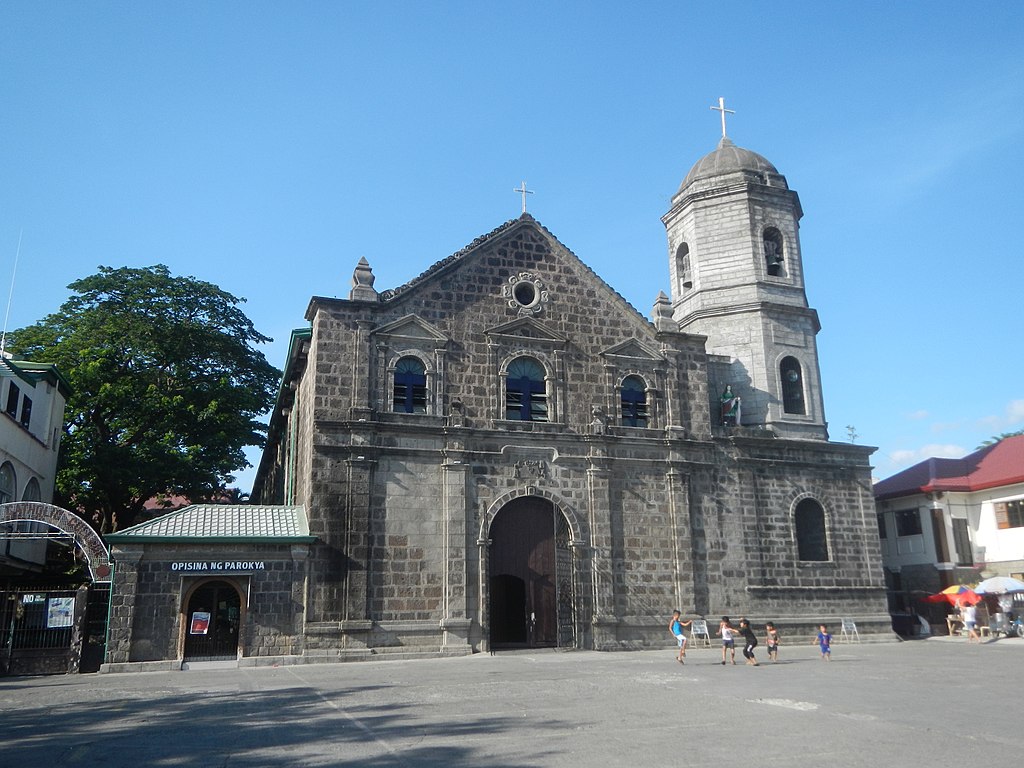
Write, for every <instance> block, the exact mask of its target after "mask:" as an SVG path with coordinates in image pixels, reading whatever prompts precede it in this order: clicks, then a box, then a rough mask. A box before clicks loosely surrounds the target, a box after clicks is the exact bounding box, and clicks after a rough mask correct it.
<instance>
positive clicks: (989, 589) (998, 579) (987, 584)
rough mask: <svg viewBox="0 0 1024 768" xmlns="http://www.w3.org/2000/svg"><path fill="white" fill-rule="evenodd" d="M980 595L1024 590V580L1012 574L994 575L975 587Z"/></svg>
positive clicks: (1006, 593) (1005, 593) (1003, 593)
mask: <svg viewBox="0 0 1024 768" xmlns="http://www.w3.org/2000/svg"><path fill="white" fill-rule="evenodd" d="M974 591H975V592H976V593H977V594H979V595H1008V594H1010V593H1012V592H1024V581H1021V580H1020V579H1015V578H1013V577H1012V576H993V577H992V578H991V579H985V580H984V581H983V582H981V584H979V585H978V586H976V587H975V588H974Z"/></svg>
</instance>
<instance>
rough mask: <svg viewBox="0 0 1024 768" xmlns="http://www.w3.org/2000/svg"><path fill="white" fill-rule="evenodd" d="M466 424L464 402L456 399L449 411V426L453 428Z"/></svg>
mask: <svg viewBox="0 0 1024 768" xmlns="http://www.w3.org/2000/svg"><path fill="white" fill-rule="evenodd" d="M465 423H466V413H465V406H463V404H462V401H461V400H458V399H455V400H452V402H451V405H450V406H449V409H448V424H449V426H452V427H461V426H464V425H465Z"/></svg>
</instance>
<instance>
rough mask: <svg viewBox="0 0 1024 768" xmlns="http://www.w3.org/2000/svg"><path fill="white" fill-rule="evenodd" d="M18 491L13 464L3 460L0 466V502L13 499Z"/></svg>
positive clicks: (3, 502)
mask: <svg viewBox="0 0 1024 768" xmlns="http://www.w3.org/2000/svg"><path fill="white" fill-rule="evenodd" d="M17 492H18V478H17V476H15V474H14V466H13V465H12V464H11V462H9V461H5V462H4V463H3V466H0V504H6V503H7V502H9V501H14V500H15V498H16V496H15V494H16V493H17Z"/></svg>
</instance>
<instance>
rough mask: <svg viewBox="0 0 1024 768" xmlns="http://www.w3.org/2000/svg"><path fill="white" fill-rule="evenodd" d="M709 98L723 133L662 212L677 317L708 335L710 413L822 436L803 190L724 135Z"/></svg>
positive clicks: (724, 421) (786, 432) (726, 420)
mask: <svg viewBox="0 0 1024 768" xmlns="http://www.w3.org/2000/svg"><path fill="white" fill-rule="evenodd" d="M712 109H716V110H720V111H721V113H722V139H721V141H720V142H719V143H718V147H717V148H716V149H715V150H714V151H713V152H711V153H710V154H708V155H705V156H704V157H703V158H701V159H700V160H699V161H698V162H697V163H696V164H695V165H694V166H693V168H691V169H690V172H689V173H688V174H687V175H686V178H685V179H683V183H682V184H681V185H680V187H679V191H678V192H677V193H676V194H675V196H674V197H673V198H672V208H671V210H669V212H668V213H667V214H665V216H664V217H663V218H662V221H663V222H664V224H665V228H666V230H667V234H668V248H669V274H670V277H671V281H672V313H673V318H674V319H675V321H676V322H677V323H678V324H679V328H680V330H682V331H685V332H687V333H695V334H701V335H704V336H706V337H707V351H708V354H709V355H710V356H711V357H710V363H709V371H710V373H709V375H710V378H711V380H710V381H709V387H710V389H711V390H712V397H713V400H714V402H713V403H712V423H717V424H719V425H723V426H726V427H748V428H756V429H765V430H770V431H772V432H774V433H775V434H776V435H777V436H778V437H785V438H797V439H815V440H827V439H828V430H827V426H826V422H825V413H824V406H823V401H822V394H821V375H820V372H819V367H818V348H817V343H816V335H817V333H818V331H819V330H820V325H819V323H818V313H817V312H816V311H815V310H813V309H811V308H810V307H809V306H808V304H807V296H806V294H805V292H804V274H803V262H802V258H801V253H800V236H799V222H800V218H801V216H802V215H803V211H802V210H801V208H800V200H799V198H798V197H797V194H796V192H794V191H793V190H791V189H790V188H789V186H788V185H787V183H786V178H785V177H784V176H782V175H781V174H780V173H779V172H778V171H777V170H776V168H775V166H774V165H772V164H771V163H770V162H768V160H766V159H765V158H764V157H762V156H761V155H759V154H757V153H756V152H751V151H750V150H747V149H743V148H741V147H737V146H736V145H735V144H733V142H732V141H731V140H730V139H729V138H728V136H727V135H726V132H725V115H726V112H729V111H731V110H726V109H725V105H724V103H723V102H722V100H719V106H718V107H712ZM737 398H738V399H737Z"/></svg>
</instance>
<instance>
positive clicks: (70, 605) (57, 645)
mask: <svg viewBox="0 0 1024 768" xmlns="http://www.w3.org/2000/svg"><path fill="white" fill-rule="evenodd" d="M87 593H88V588H87V587H84V586H82V587H78V588H77V589H76V588H67V587H65V588H61V589H53V588H49V589H48V588H46V587H43V586H39V587H24V586H22V587H10V586H9V587H7V588H6V589H4V590H3V591H0V632H2V633H3V635H2V636H0V674H4V675H47V674H50V675H52V674H64V673H68V672H77V671H78V665H79V659H80V656H81V650H82V633H81V625H82V619H83V617H84V614H85V605H86V601H87Z"/></svg>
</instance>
